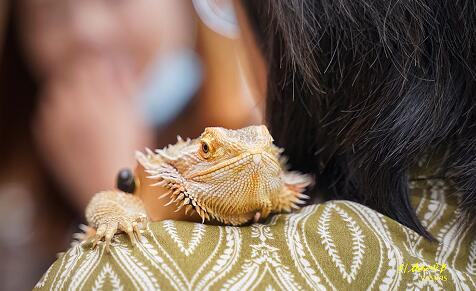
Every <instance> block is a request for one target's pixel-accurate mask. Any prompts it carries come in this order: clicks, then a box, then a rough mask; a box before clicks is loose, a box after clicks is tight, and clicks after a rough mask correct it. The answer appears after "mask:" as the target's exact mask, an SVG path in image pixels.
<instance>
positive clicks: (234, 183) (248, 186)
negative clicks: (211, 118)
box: [86, 125, 312, 250]
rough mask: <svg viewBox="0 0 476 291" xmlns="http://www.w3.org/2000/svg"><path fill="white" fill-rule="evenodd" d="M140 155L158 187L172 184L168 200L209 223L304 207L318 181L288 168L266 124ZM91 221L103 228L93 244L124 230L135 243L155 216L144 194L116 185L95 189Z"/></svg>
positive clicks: (214, 130)
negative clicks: (149, 212) (150, 213)
mask: <svg viewBox="0 0 476 291" xmlns="http://www.w3.org/2000/svg"><path fill="white" fill-rule="evenodd" d="M136 159H137V161H138V163H139V164H140V165H141V166H142V167H143V168H144V169H145V172H146V173H147V174H148V177H147V178H148V179H152V180H153V181H154V184H153V185H154V186H157V187H162V190H163V188H165V189H167V191H166V192H165V193H164V194H162V195H161V198H168V199H169V202H168V203H167V205H168V204H172V203H175V204H176V205H177V207H178V208H177V210H180V209H182V208H184V210H185V213H188V212H189V211H192V212H195V213H197V214H198V215H199V216H200V217H201V220H202V223H203V222H205V221H209V220H214V221H217V222H219V223H223V224H230V225H241V224H244V223H247V222H250V221H253V220H254V221H257V220H258V219H260V218H266V217H268V215H269V214H270V213H277V212H283V211H287V212H289V211H291V210H292V209H298V208H299V205H300V204H304V199H307V198H309V197H308V196H307V195H305V194H303V193H302V192H303V191H304V190H305V188H306V187H307V186H309V185H310V184H311V183H312V178H311V177H310V176H308V175H304V174H301V173H298V172H290V171H288V170H287V168H286V160H285V158H284V157H283V156H282V149H280V148H278V147H277V146H275V145H274V144H273V138H272V137H271V135H270V133H269V131H268V129H267V128H266V126H264V125H261V126H250V127H245V128H242V129H238V130H229V129H224V128H220V127H208V128H206V129H205V130H204V132H203V133H202V134H201V136H200V137H198V138H196V139H187V140H183V139H181V138H180V137H178V141H177V143H176V144H174V145H169V146H167V147H165V148H164V149H160V150H156V151H155V152H152V151H150V150H147V151H146V153H145V154H144V153H141V152H137V153H136ZM131 192H133V191H131ZM86 220H87V222H88V224H89V226H90V227H91V228H93V229H96V233H95V234H94V235H93V236H92V239H91V241H92V243H93V247H94V246H96V244H97V243H98V242H99V241H100V240H102V239H104V240H105V244H106V250H109V244H110V242H111V239H112V238H113V236H114V235H115V234H116V233H117V232H121V231H122V232H125V233H126V234H128V235H129V237H130V239H131V242H132V243H133V244H134V243H135V240H136V238H135V234H137V235H138V236H140V230H139V226H140V225H141V222H145V221H147V220H148V215H147V211H146V210H145V207H144V203H143V202H142V200H141V199H140V198H139V197H137V195H131V194H127V193H125V192H123V191H119V190H111V191H103V192H99V193H97V194H95V196H93V198H92V199H91V201H90V202H89V204H88V206H87V208H86Z"/></svg>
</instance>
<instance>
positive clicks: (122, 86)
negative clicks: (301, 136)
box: [0, 0, 263, 290]
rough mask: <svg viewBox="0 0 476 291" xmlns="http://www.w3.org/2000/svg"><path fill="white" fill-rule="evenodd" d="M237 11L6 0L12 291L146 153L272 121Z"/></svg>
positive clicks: (5, 170)
mask: <svg viewBox="0 0 476 291" xmlns="http://www.w3.org/2000/svg"><path fill="white" fill-rule="evenodd" d="M232 4H233V3H231V2H230V0H228V1H226V0H222V1H219V0H194V1H192V0H10V1H7V0H0V54H1V59H0V63H1V65H0V257H1V259H2V264H0V290H24V289H31V288H32V287H33V286H34V284H35V283H36V282H37V281H38V280H39V278H40V277H41V275H42V274H43V273H44V272H45V271H46V269H47V268H48V266H49V265H50V264H51V263H52V262H53V261H54V260H55V258H56V254H57V253H58V252H61V251H64V250H65V249H67V248H68V246H69V244H70V242H71V235H72V234H73V233H74V232H77V231H78V225H79V224H80V223H83V222H84V218H83V211H84V208H85V206H86V205H87V202H88V201H89V199H90V198H91V196H92V195H93V194H94V193H95V192H97V191H100V190H104V189H111V188H113V187H114V184H115V178H116V174H117V172H118V170H119V169H121V168H124V167H134V165H135V161H134V152H135V150H143V149H144V148H145V147H150V148H160V147H163V146H164V145H167V144H169V143H174V142H175V141H176V135H177V134H179V135H181V136H184V137H196V136H198V135H199V134H200V133H201V131H202V129H203V128H204V127H206V126H224V127H228V128H239V127H243V126H246V125H249V124H257V123H261V122H262V117H261V115H260V112H261V109H262V106H263V104H261V103H262V102H260V101H259V100H261V98H260V96H259V95H261V94H260V93H259V90H258V89H257V88H256V86H254V84H253V82H251V81H250V80H251V79H252V78H250V77H249V76H250V75H252V74H253V71H254V70H255V68H247V67H246V66H245V65H243V64H244V63H245V62H244V61H243V59H244V58H245V57H246V54H245V53H243V44H242V42H241V41H242V39H241V37H240V35H241V32H240V29H239V27H238V25H237V21H236V13H235V12H236V11H235V10H236V9H234V7H233V5H232Z"/></svg>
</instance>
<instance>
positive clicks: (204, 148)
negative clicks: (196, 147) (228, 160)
mask: <svg viewBox="0 0 476 291" xmlns="http://www.w3.org/2000/svg"><path fill="white" fill-rule="evenodd" d="M202 151H203V153H205V154H208V152H209V151H210V147H209V146H208V144H207V143H206V142H202Z"/></svg>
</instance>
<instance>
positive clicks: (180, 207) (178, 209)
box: [174, 204, 183, 212]
mask: <svg viewBox="0 0 476 291" xmlns="http://www.w3.org/2000/svg"><path fill="white" fill-rule="evenodd" d="M182 207H183V204H180V205H179V206H178V207H177V209H175V211H174V212H179V211H180V209H182Z"/></svg>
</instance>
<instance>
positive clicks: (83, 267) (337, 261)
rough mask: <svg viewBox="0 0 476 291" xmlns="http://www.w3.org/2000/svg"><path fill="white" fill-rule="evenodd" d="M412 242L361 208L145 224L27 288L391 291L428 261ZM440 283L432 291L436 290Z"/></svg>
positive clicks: (67, 257)
mask: <svg viewBox="0 0 476 291" xmlns="http://www.w3.org/2000/svg"><path fill="white" fill-rule="evenodd" d="M414 236H415V233H414V232H412V231H411V230H410V229H407V228H406V227H404V226H402V225H400V224H398V223H397V222H395V221H393V220H391V219H389V218H387V217H385V216H384V215H382V214H380V213H378V212H376V211H374V210H372V209H370V208H368V207H366V206H363V205H361V204H358V203H354V202H350V201H336V200H334V201H328V202H325V203H322V204H316V205H310V206H306V207H303V208H302V209H301V210H299V211H297V212H294V213H289V214H279V215H274V216H273V217H271V218H270V219H269V220H268V221H266V222H265V223H255V224H251V225H247V226H241V227H232V226H212V225H204V224H200V223H191V222H182V221H172V220H166V221H161V222H153V223H149V224H147V226H146V228H145V229H144V230H143V232H142V239H141V242H140V243H138V244H137V245H136V246H134V247H132V245H131V244H130V243H129V240H128V238H127V236H125V235H118V236H116V238H115V240H114V242H113V244H112V245H111V253H109V254H107V253H105V252H104V249H103V246H102V245H99V246H98V247H97V248H96V249H94V250H91V249H90V248H88V247H87V246H85V245H81V244H78V245H76V246H74V247H72V248H71V249H70V250H68V251H67V252H66V253H65V254H63V255H62V256H61V257H60V258H59V259H58V260H57V261H56V262H55V263H54V264H53V266H52V267H51V268H50V269H49V270H48V272H47V273H46V274H45V275H44V276H43V278H42V279H41V280H40V282H38V284H37V286H36V287H37V288H39V289H43V288H44V289H50V288H52V287H59V288H64V289H83V288H87V289H91V288H96V289H121V288H123V289H180V290H189V289H193V290H199V289H217V288H224V289H238V288H239V289H246V290H247V289H256V288H258V289H266V288H268V287H273V288H274V289H286V290H294V289H342V288H352V289H366V288H370V289H372V288H373V287H382V288H384V289H385V288H392V289H393V288H397V287H399V286H400V287H401V286H410V285H411V284H414V283H415V284H416V283H418V282H420V283H421V282H422V280H419V279H418V278H417V277H416V276H417V275H418V274H416V273H415V274H404V273H402V272H401V270H400V268H401V266H404V264H410V263H414V261H416V260H417V259H418V260H419V258H421V256H423V258H424V259H425V260H426V261H427V262H429V263H433V261H435V263H436V259H435V257H434V256H433V253H431V252H428V246H427V245H426V242H425V241H423V240H421V238H420V237H418V236H415V237H414ZM413 238H414V240H413ZM409 243H411V244H412V245H413V248H415V250H414V251H415V255H414V256H413V255H411V254H410V253H409V249H408V244H409ZM435 251H436V248H435ZM457 262H458V261H457ZM451 267H453V266H451ZM448 268H449V267H448ZM445 276H447V277H445V278H446V279H447V280H448V281H449V277H450V275H449V274H447V273H445ZM442 280H443V278H439V281H437V282H436V283H435V284H439V286H446V285H441V284H448V282H446V281H442ZM411 286H413V285H411ZM415 286H417V285H415ZM418 286H419V285H418Z"/></svg>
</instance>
